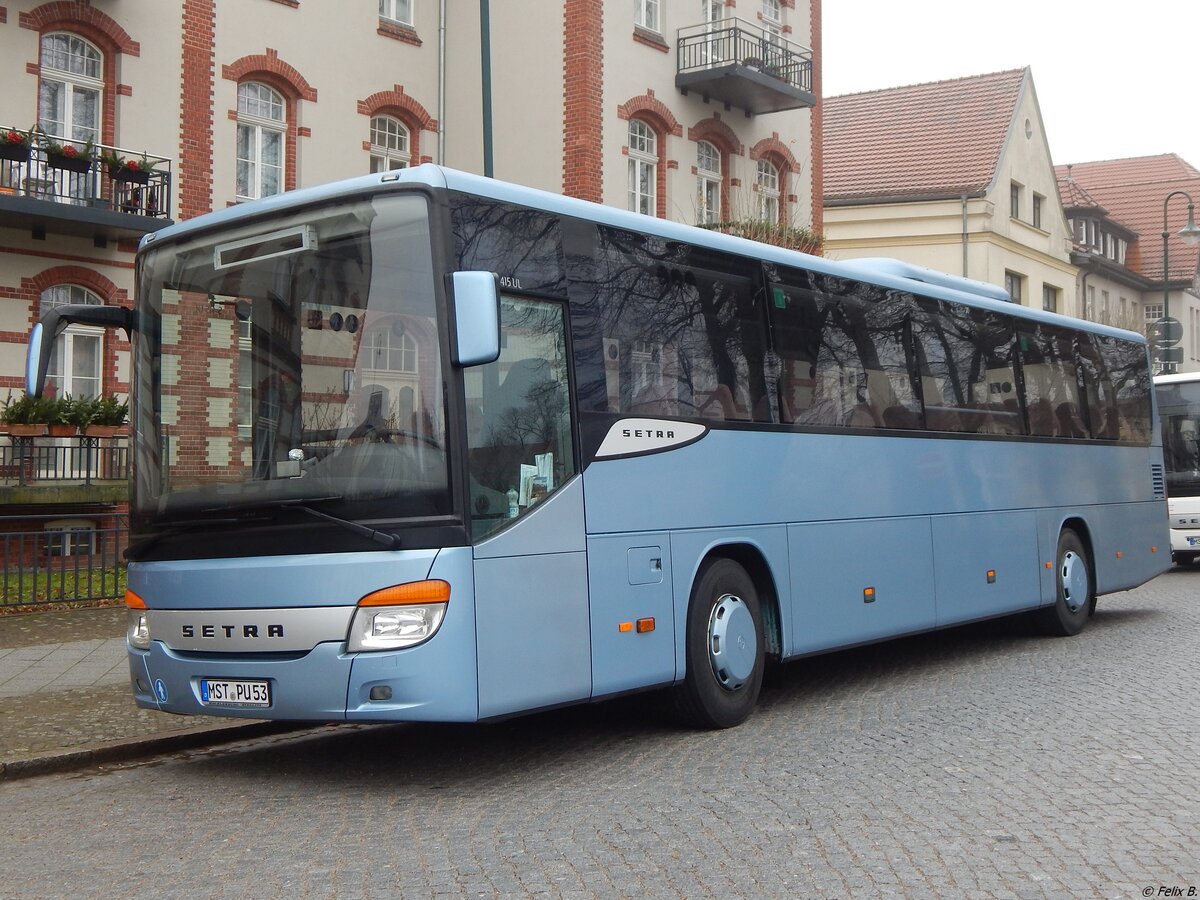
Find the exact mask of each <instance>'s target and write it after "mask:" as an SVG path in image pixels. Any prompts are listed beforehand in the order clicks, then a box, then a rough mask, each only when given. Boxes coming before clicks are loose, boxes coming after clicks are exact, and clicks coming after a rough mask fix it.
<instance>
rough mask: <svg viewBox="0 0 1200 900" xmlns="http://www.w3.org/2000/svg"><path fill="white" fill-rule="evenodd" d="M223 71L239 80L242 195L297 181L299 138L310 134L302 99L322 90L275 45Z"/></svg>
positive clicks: (239, 189) (272, 190)
mask: <svg viewBox="0 0 1200 900" xmlns="http://www.w3.org/2000/svg"><path fill="white" fill-rule="evenodd" d="M221 75H222V77H223V78H226V79H228V80H230V81H236V82H237V108H236V109H235V110H231V111H230V118H231V119H234V120H235V121H236V122H237V148H236V153H237V196H238V199H239V200H248V199H254V198H257V197H266V196H270V195H271V194H275V193H279V192H280V191H290V190H292V189H293V188H295V187H296V186H297V181H298V179H297V173H296V160H297V152H296V142H297V139H298V138H300V137H308V135H309V132H308V129H306V128H299V127H298V126H297V118H298V117H297V107H298V105H299V103H300V102H301V101H304V100H307V101H309V102H310V103H315V102H316V101H317V91H316V89H315V88H314V87H312V85H310V84H309V83H308V81H307V80H306V79H305V78H304V76H303V75H301V74H300V73H299V72H298V71H297V70H296V69H295V68H293V67H292V66H290V65H288V64H287V63H286V62H284V61H283V60H281V59H280V58H279V54H278V53H276V52H275V51H274V50H267V52H266V54H264V55H259V56H245V57H242V58H241V59H239V60H238V61H237V62H235V63H233V64H232V65H228V66H224V67H223V68H222V70H221Z"/></svg>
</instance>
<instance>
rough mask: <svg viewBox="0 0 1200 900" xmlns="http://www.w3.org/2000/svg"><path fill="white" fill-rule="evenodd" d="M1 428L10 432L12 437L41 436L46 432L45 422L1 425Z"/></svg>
mask: <svg viewBox="0 0 1200 900" xmlns="http://www.w3.org/2000/svg"><path fill="white" fill-rule="evenodd" d="M0 430H4V431H6V432H8V434H9V436H10V437H15V438H31V437H41V436H42V435H44V434H45V433H46V426H45V425H44V424H33V425H18V424H16V423H12V424H7V425H0Z"/></svg>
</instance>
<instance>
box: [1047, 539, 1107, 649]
mask: <svg viewBox="0 0 1200 900" xmlns="http://www.w3.org/2000/svg"><path fill="white" fill-rule="evenodd" d="M1054 584H1055V588H1056V593H1057V596H1056V598H1055V600H1054V605H1053V606H1048V607H1046V608H1045V609H1042V610H1038V616H1037V618H1038V624H1039V625H1040V626H1041V628H1042V630H1043V631H1044V632H1046V634H1051V635H1055V636H1061V637H1069V636H1071V635H1073V634H1079V632H1080V631H1082V630H1083V626H1084V625H1086V624H1087V620H1088V616H1090V615H1091V613H1092V609H1093V608H1094V607H1095V590H1096V586H1095V584H1094V583H1093V579H1092V567H1091V563H1090V562H1089V561H1088V555H1087V551H1086V550H1085V549H1084V547H1083V541H1081V540H1080V539H1079V535H1077V534H1076V533H1075V532H1074V531H1072V530H1071V529H1069V528H1067V529H1064V530H1063V533H1062V534H1060V535H1059V536H1058V561H1057V565H1056V566H1055V567H1054Z"/></svg>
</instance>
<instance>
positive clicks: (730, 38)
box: [675, 19, 817, 115]
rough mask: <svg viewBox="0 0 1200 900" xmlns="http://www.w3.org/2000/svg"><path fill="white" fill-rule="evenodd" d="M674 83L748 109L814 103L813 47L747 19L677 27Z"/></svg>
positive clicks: (757, 110) (769, 109) (759, 110)
mask: <svg viewBox="0 0 1200 900" xmlns="http://www.w3.org/2000/svg"><path fill="white" fill-rule="evenodd" d="M677 56H678V71H677V73H676V75H675V86H676V87H677V88H679V89H680V90H681V91H682V92H683V93H685V94H687V93H693V92H694V93H697V94H701V95H702V96H703V97H704V99H705V100H716V101H718V102H720V103H724V104H725V105H726V107H729V108H732V107H738V108H740V109H744V110H745V111H746V115H761V114H763V113H772V112H781V111H783V110H787V109H802V108H805V107H812V106H815V105H816V103H817V98H816V96H815V95H814V94H813V92H812V51H811V50H809V49H807V48H805V47H801V46H799V45H797V44H793V43H792V42H791V41H788V40H785V39H784V38H782V37H780V36H778V35H774V34H771V33H770V32H767V31H765V30H763V29H762V28H759V27H757V26H754V25H751V24H749V23H748V22H743V21H742V20H741V19H722V20H721V21H719V22H711V23H709V24H706V25H693V26H691V27H689V28H681V29H679V41H678V44H677Z"/></svg>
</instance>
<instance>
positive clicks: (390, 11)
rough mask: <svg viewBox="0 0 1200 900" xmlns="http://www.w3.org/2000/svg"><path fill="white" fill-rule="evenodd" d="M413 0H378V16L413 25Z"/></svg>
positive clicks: (410, 26) (390, 20)
mask: <svg viewBox="0 0 1200 900" xmlns="http://www.w3.org/2000/svg"><path fill="white" fill-rule="evenodd" d="M415 5H416V4H415V0H379V18H381V19H387V20H388V21H389V22H396V23H398V24H400V25H407V26H408V27H409V28H412V27H413V21H414V16H413V12H414V10H413V7H414V6H415Z"/></svg>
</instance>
